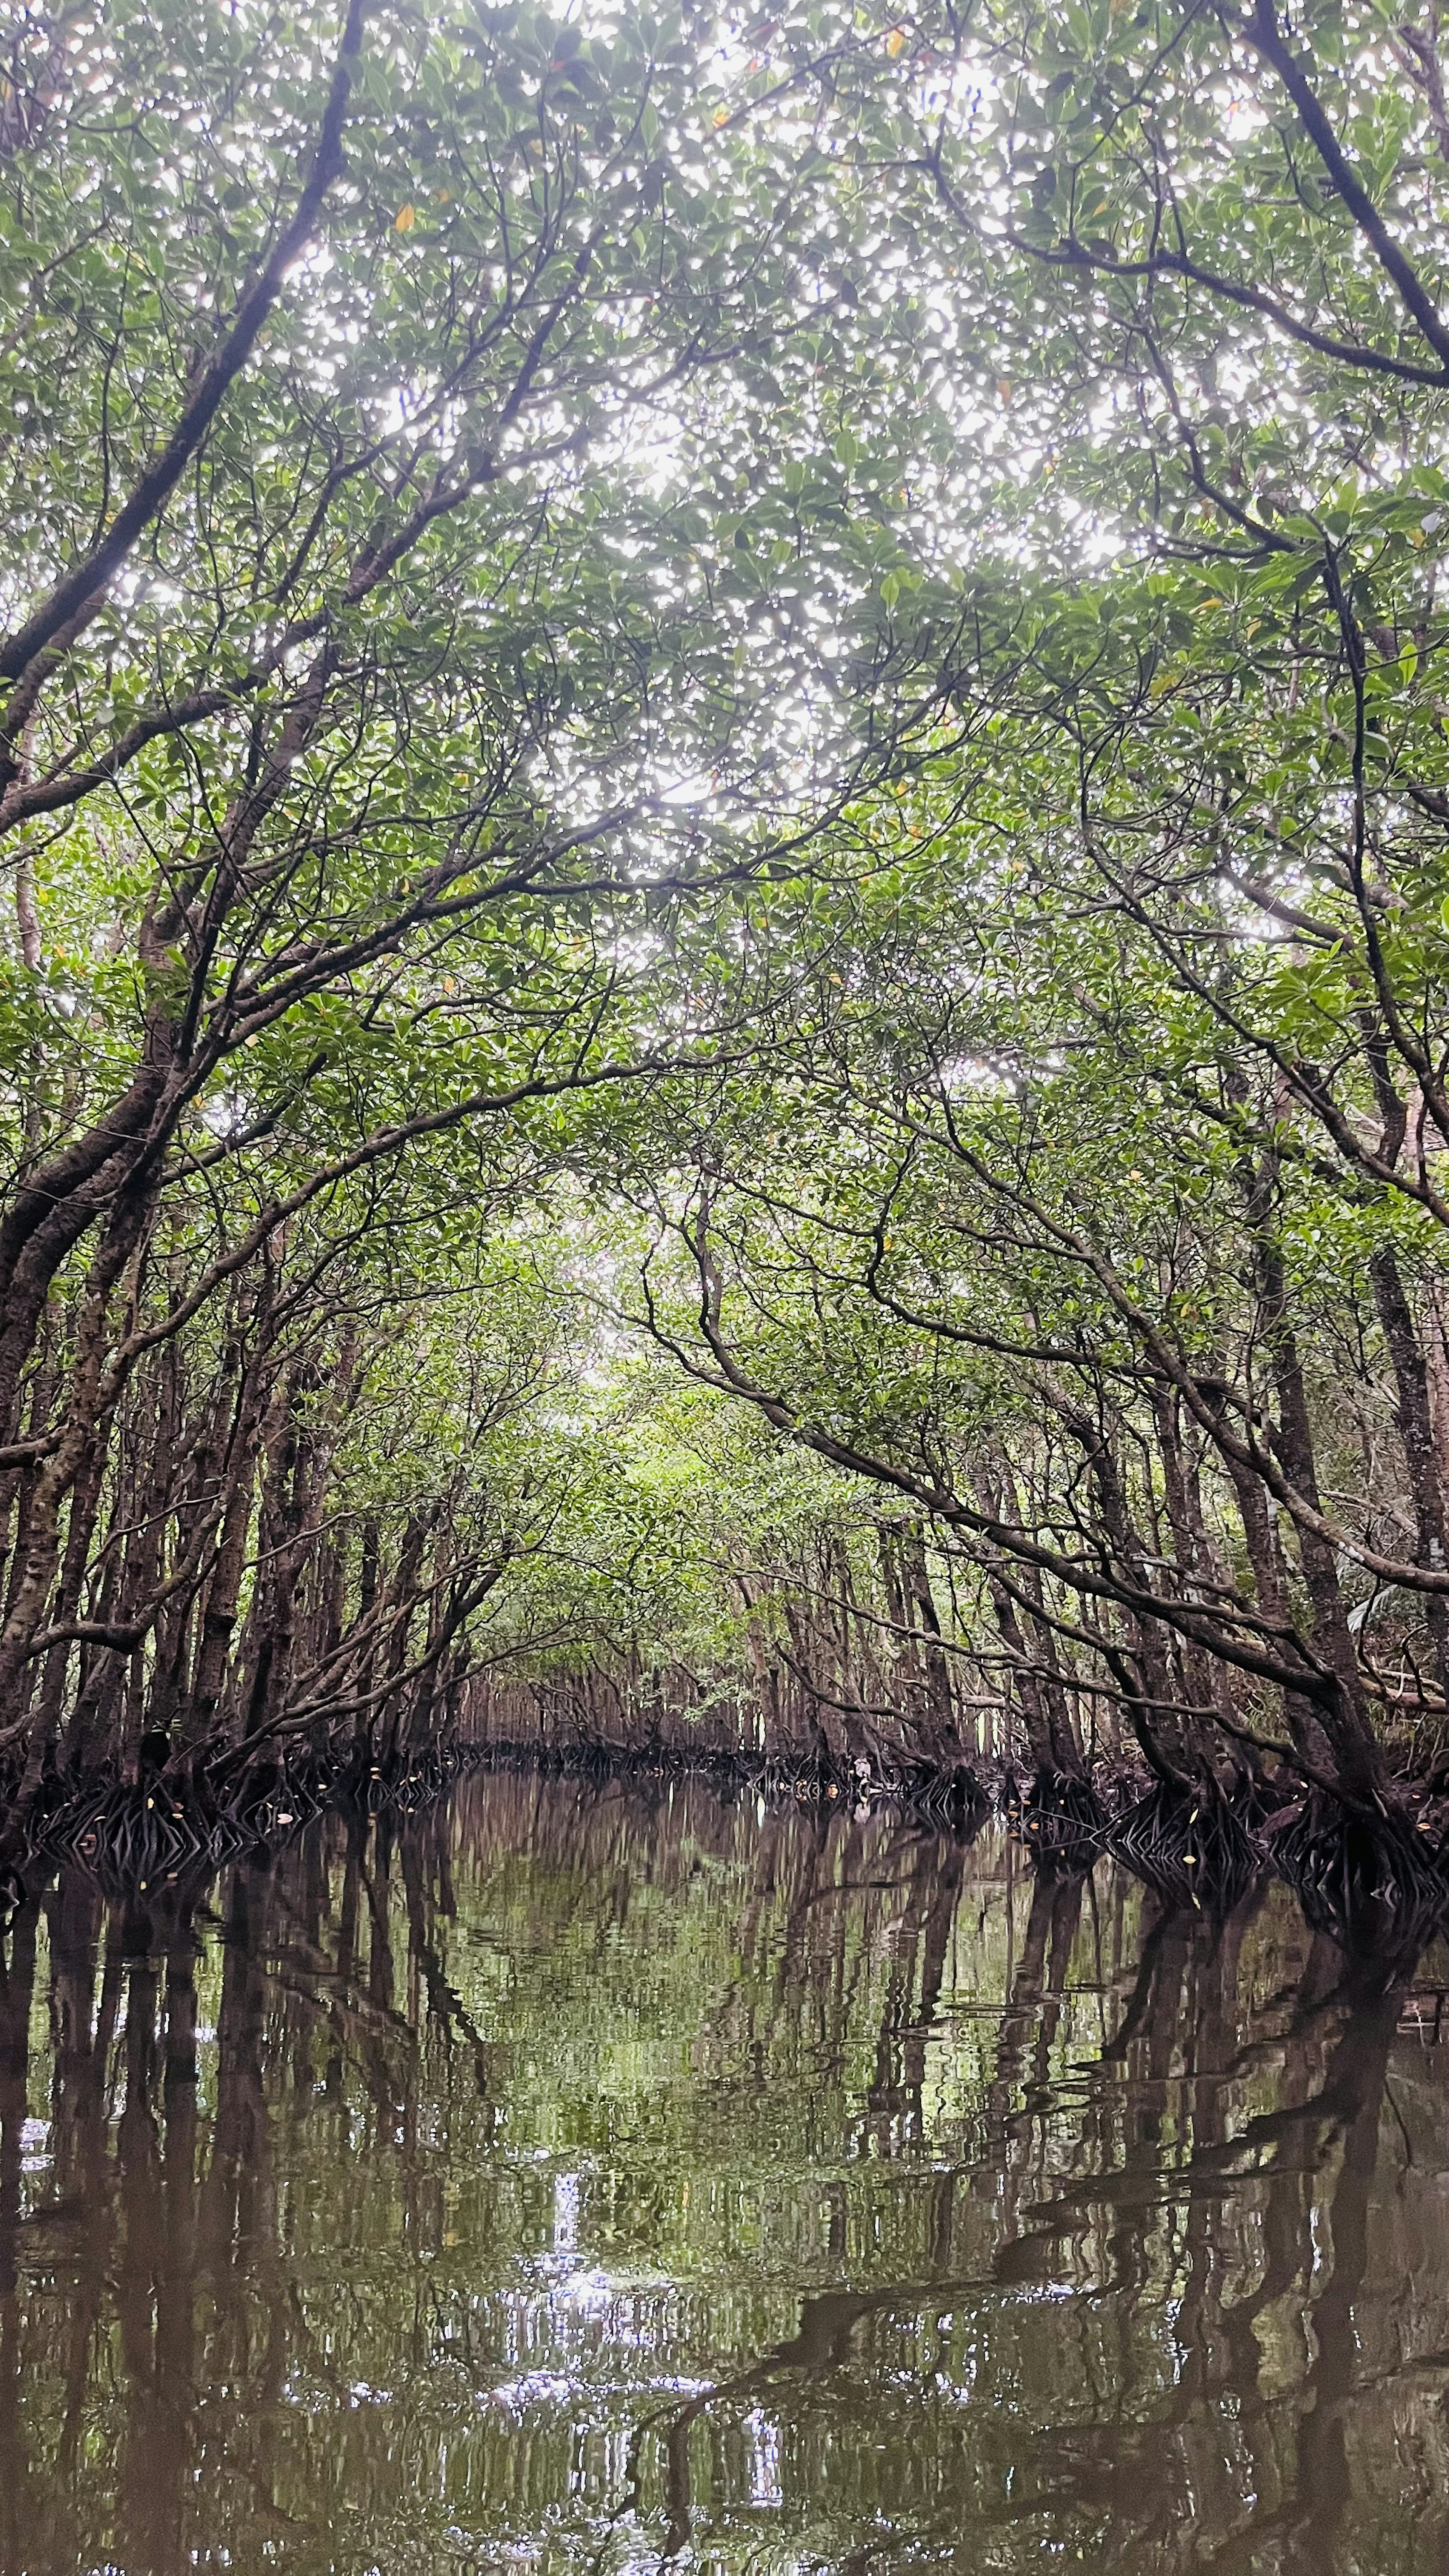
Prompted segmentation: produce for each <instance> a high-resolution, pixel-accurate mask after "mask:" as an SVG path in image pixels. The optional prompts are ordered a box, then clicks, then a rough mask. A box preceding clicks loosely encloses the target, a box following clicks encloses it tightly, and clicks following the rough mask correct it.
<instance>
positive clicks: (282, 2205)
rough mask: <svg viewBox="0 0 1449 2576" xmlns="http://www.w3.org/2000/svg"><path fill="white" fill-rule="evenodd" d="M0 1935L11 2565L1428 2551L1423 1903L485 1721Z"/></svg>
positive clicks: (71, 1873)
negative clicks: (693, 1766)
mask: <svg viewBox="0 0 1449 2576" xmlns="http://www.w3.org/2000/svg"><path fill="white" fill-rule="evenodd" d="M148 1896H149V1899H150V1901H149V1902H148V1900H147V1898H146V1897H143V1896H142V1895H141V1894H140V1893H139V1891H134V1890H133V1891H132V1892H131V1893H130V1894H129V1896H128V1897H127V1898H126V1899H125V1900H124V1901H117V1902H115V1903H108V1901H107V1900H106V1898H105V1896H104V1894H103V1892H102V1890H101V1888H100V1887H99V1885H98V1884H97V1881H96V1880H95V1878H94V1877H93V1876H92V1875H91V1874H89V1873H87V1872H86V1871H84V1870H83V1869H81V1868H79V1867H73V1868H70V1869H68V1870H66V1871H63V1872H62V1873H61V1874H60V1875H59V1876H58V1877H57V1878H56V1879H55V1880H54V1881H53V1883H52V1884H50V1885H49V1886H48V1887H47V1888H45V1889H44V1890H39V1889H36V1890H32V1891H31V1892H30V1893H29V1894H27V1895H26V1896H25V1897H24V1898H23V1900H22V1902H21V1904H20V1905H19V1907H18V1908H17V1909H16V1911H15V1913H14V1914H13V1916H12V1918H11V1921H10V1924H9V1929H8V1933H7V1937H6V1942H5V1948H4V1954H3V1965H4V1983H3V1989H0V2566H3V2567H4V2568H5V2569H6V2570H7V2571H9V2570H11V2569H14V2570H17V2571H21V2576H62V2571H64V2576H73V2571H77V2570H82V2569H84V2570H90V2569H100V2568H106V2569H110V2570H115V2571H118V2576H172V2571H173V2570H176V2571H179V2570H181V2569H183V2568H187V2569H190V2568H195V2567H198V2566H200V2567H212V2566H216V2567H220V2566H223V2565H229V2566H233V2567H235V2566H246V2567H261V2566H266V2567H276V2568H280V2569H282V2570H284V2571H287V2576H324V2571H325V2576H344V2571H345V2576H354V2571H355V2576H362V2571H364V2570H367V2569H378V2570H381V2571H383V2576H412V2572H413V2571H414V2570H416V2571H419V2576H421V2571H422V2570H424V2569H426V2570H428V2571H430V2576H433V2571H447V2570H453V2569H456V2570H457V2571H459V2576H462V2571H464V2570H483V2569H487V2570H489V2571H492V2570H499V2571H502V2570H503V2569H505V2568H507V2569H517V2568H527V2569H535V2570H538V2571H540V2576H563V2571H570V2576H571V2571H573V2570H575V2569H577V2570H580V2571H582V2570H584V2569H598V2570H600V2571H623V2570H630V2571H633V2570H643V2569H646V2568H647V2569H656V2568H661V2567H668V2566H678V2567H682V2568H695V2569H702V2570H709V2571H717V2572H718V2576H726V2571H728V2576H735V2571H739V2576H743V2571H745V2570H746V2569H749V2570H752V2571H781V2576H784V2571H789V2576H807V2571H810V2576H820V2572H821V2571H825V2570H830V2571H832V2576H834V2571H839V2576H846V2571H851V2576H854V2572H855V2571H861V2576H864V2571H867V2570H871V2571H874V2570H881V2571H893V2570H900V2571H906V2570H916V2569H925V2568H931V2569H959V2570H960V2571H962V2576H964V2571H966V2570H967V2569H970V2570H972V2571H980V2570H981V2569H990V2570H1003V2571H1011V2576H1015V2571H1016V2570H1018V2569H1026V2568H1028V2567H1032V2568H1035V2567H1037V2566H1039V2565H1040V2564H1041V2563H1042V2562H1043V2560H1044V2559H1050V2560H1054V2561H1056V2560H1065V2561H1066V2563H1068V2564H1072V2563H1086V2564H1092V2565H1095V2566H1102V2567H1110V2568H1112V2569H1114V2570H1121V2571H1126V2576H1132V2571H1144V2576H1145V2571H1153V2576H1157V2571H1162V2572H1163V2576H1169V2571H1170V2576H1177V2571H1179V2570H1183V2571H1185V2570H1187V2569H1188V2568H1193V2569H1198V2568H1201V2567H1203V2566H1211V2565H1223V2566H1231V2567H1232V2568H1233V2569H1234V2570H1248V2571H1254V2576H1256V2571H1265V2572H1266V2571H1274V2576H1277V2571H1280V2570H1281V2571H1284V2576H1287V2571H1289V2570H1297V2571H1309V2570H1311V2571H1313V2576H1339V2571H1342V2576H1348V2571H1349V2570H1351V2569H1358V2568H1372V2569H1373V2570H1375V2571H1376V2576H1378V2571H1382V2576H1399V2571H1403V2576H1419V2571H1421V2570H1422V2571H1425V2576H1427V2571H1428V2570H1430V2569H1431V2568H1432V2569H1436V2570H1437V2569H1438V2568H1439V2567H1441V2566H1442V2564H1443V2563H1444V2556H1445V2550H1446V2545H1449V2504H1446V2496H1449V2419H1446V2410H1445V2396H1446V2391H1449V2252H1446V2237H1445V2231H1444V2226H1443V2210H1444V2203H1445V2197H1446V2194H1449V2145H1446V2143H1445V2140H1446V2135H1449V2131H1446V2122H1445V2117H1444V2114H1445V2109H1446V2101H1449V2009H1446V2003H1449V1952H1446V1951H1445V1949H1444V1948H1443V1946H1442V1945H1441V1944H1439V1943H1435V1944H1433V1945H1431V1947H1430V1948H1429V1949H1428V1950H1427V1951H1426V1953H1425V1955H1424V1956H1423V1958H1422V1959H1421V1960H1419V1961H1417V1962H1415V1963H1413V1965H1412V1966H1411V1967H1408V1968H1405V1969H1404V1970H1403V1972H1402V1973H1401V1974H1400V1975H1399V1976H1397V1977H1396V1978H1395V1980H1393V1981H1392V1982H1389V1981H1386V1980H1385V1978H1384V1977H1383V1976H1378V1977H1375V1976H1374V1975H1373V1974H1372V1973H1370V1972H1369V1971H1368V1970H1367V1969H1366V1968H1365V1967H1364V1966H1363V1965H1350V1964H1349V1963H1346V1961H1345V1959H1344V1957H1343V1955H1342V1953H1341V1952H1339V1951H1338V1950H1337V1949H1336V1948H1335V1946H1334V1945H1333V1943H1332V1942H1331V1941H1329V1940H1328V1939H1327V1938H1326V1937H1325V1936H1324V1935H1323V1934H1322V1933H1314V1932H1313V1931H1312V1929H1311V1928H1310V1927H1309V1926H1308V1924H1307V1923H1306V1922H1305V1920H1304V1918H1303V1916H1302V1914H1301V1912H1300V1910H1299V1909H1298V1907H1297V1906H1296V1905H1295V1903H1294V1900H1293V1898H1292V1896H1291V1894H1290V1892H1289V1890H1288V1889H1287V1888H1286V1887H1284V1886H1282V1885H1281V1884H1276V1883H1272V1882H1269V1881H1264V1882H1260V1883H1259V1884H1258V1885H1256V1886H1255V1887H1254V1889H1253V1890H1252V1891H1251V1892H1250V1894H1249V1895H1248V1897H1247V1898H1246V1899H1245V1901H1244V1903H1243V1905H1242V1906H1241V1907H1240V1908H1239V1909H1238V1910H1237V1911H1236V1912H1235V1913H1234V1914H1232V1915H1231V1916H1230V1917H1229V1918H1228V1919H1227V1920H1226V1921H1218V1922H1214V1921H1213V1920H1211V1919H1210V1918H1209V1917H1208V1915H1207V1914H1205V1913H1204V1914H1202V1915H1195V1914H1194V1913H1193V1912H1192V1911H1191V1910H1190V1909H1189V1910H1183V1909H1181V1908H1168V1907H1167V1906H1165V1905H1164V1903H1163V1902H1162V1900H1161V1898H1160V1897H1158V1896H1156V1895H1154V1893H1153V1892H1152V1891H1151V1890H1150V1889H1149V1888H1148V1887H1147V1886H1145V1885H1144V1884H1143V1883H1142V1882H1141V1881H1140V1880H1138V1879H1135V1878H1134V1877H1133V1876H1132V1875H1131V1874H1130V1873H1129V1872H1128V1871H1127V1870H1125V1869H1124V1868H1122V1867H1120V1866H1119V1865H1117V1864H1116V1863H1114V1862H1113V1861H1112V1860H1111V1859H1110V1858H1109V1857H1104V1858H1103V1859H1102V1860H1100V1861H1099V1862H1098V1863H1097V1865H1096V1867H1095V1868H1094V1869H1093V1870H1092V1871H1091V1872H1089V1873H1086V1874H1080V1873H1073V1874H1062V1875H1059V1876H1056V1877H1052V1876H1050V1875H1046V1874H1041V1873H1036V1872H1033V1871H1032V1869H1031V1868H1030V1866H1029V1865H1028V1863H1027V1861H1026V1858H1025V1856H1024V1855H1023V1853H1022V1851H1021V1850H1020V1848H1019V1847H1018V1846H1017V1845H1015V1844H1014V1843H1013V1842H1012V1840H1011V1839H1010V1838H1009V1837H1008V1836H1007V1835H1006V1834H1005V1833H1004V1832H1003V1831H1002V1830H1001V1829H1000V1828H999V1826H998V1825H996V1824H995V1823H994V1822H993V1823H990V1824H988V1825H986V1826H985V1827H984V1828H983V1829H982V1830H981V1831H980V1832H979V1833H978V1834H977V1835H976V1836H975V1837H974V1838H973V1839H970V1840H968V1839H967V1838H966V1837H964V1836H962V1835H960V1834H950V1833H944V1832H939V1833H938V1832H935V1831H933V1830H931V1829H930V1828H929V1826H927V1825H923V1824H922V1823H921V1822H920V1821H919V1820H915V1821H913V1820H911V1819H909V1818H907V1817H903V1816H901V1815H900V1814H892V1813H891V1812H890V1811H889V1810H887V1809H876V1810H872V1811H869V1812H867V1813H866V1814H864V1815H856V1814H853V1813H841V1814H833V1815H830V1816H820V1815H818V1814H816V1813H813V1812H812V1813H795V1812H788V1811H787V1812H779V1811H774V1810H770V1809H768V1808H766V1810H765V1811H764V1812H763V1813H762V1812H761V1810H760V1806H759V1804H758V1803H757V1802H756V1801H755V1800H753V1799H750V1800H739V1799H736V1800H733V1801H731V1800H727V1799H724V1798H722V1797H721V1796H720V1795H719V1794H718V1793H717V1791H716V1790H715V1789H713V1788H711V1787H710V1785H709V1784H708V1783H707V1782H705V1781H703V1780H700V1779H697V1778H696V1779H685V1780H683V1781H680V1782H677V1783H673V1784H669V1785H667V1786H665V1787H663V1788H661V1789H660V1790H659V1791H658V1793H657V1794H655V1795H654V1796H652V1797H651V1796H649V1795H647V1794H645V1793H644V1792H643V1789H642V1787H641V1785H640V1784H637V1783H636V1784H632V1785H631V1784H629V1783H626V1782H623V1781H621V1780H615V1781H613V1782H612V1783H609V1782H605V1783H603V1784H599V1783H594V1784H590V1785H589V1786H588V1787H587V1788H584V1787H582V1786H581V1784H579V1783H578V1782H575V1781H570V1780H569V1779H567V1778H559V1777H554V1778H548V1777H545V1776H542V1775H540V1774H537V1773H533V1774H526V1773H523V1772H496V1773H493V1774H479V1775H475V1776H472V1777H469V1778H465V1779H464V1780H462V1781H460V1782H459V1783H458V1784H457V1786H456V1787H455V1788H454V1789H453V1791H452V1792H451V1794H450V1795H448V1796H447V1797H445V1798H443V1799H441V1800H439V1801H437V1802H435V1803H434V1804H432V1805H431V1806H429V1807H427V1808H425V1809H424V1810H422V1811H421V1812H419V1813H416V1814H414V1815H411V1816H406V1815H404V1816H399V1815H398V1814H396V1813H394V1812H388V1811H385V1812H383V1813H381V1814H379V1815H377V1816H373V1817H369V1816H368V1815H366V1814H365V1813H362V1812H354V1813H352V1814H351V1815H341V1814H334V1815H327V1816H323V1817H321V1818H319V1819H318V1820H317V1821H316V1822H314V1823H313V1824H311V1825H310V1826H309V1827H308V1828H307V1830H306V1831H305V1833H303V1834H301V1835H300V1836H298V1837H295V1838H294V1839H293V1840H292V1841H291V1842H290V1843H289V1844H288V1845H287V1846H286V1847H285V1848H284V1849H282V1850H281V1851H280V1852H278V1853H276V1854H274V1855H271V1856H267V1855H265V1854H260V1853H254V1854H253V1855H251V1856H250V1857H249V1858H245V1859H242V1860H238V1861H236V1862H234V1863H233V1864H231V1865H230V1866H228V1867H226V1868H224V1869H222V1870H221V1871H219V1872H218V1873H216V1874H215V1876H214V1877H213V1878H212V1879H211V1880H210V1881H209V1882H207V1883H206V1884H205V1885H204V1886H203V1887H202V1888H201V1889H200V1890H189V1889H188V1890H185V1891H182V1892H181V1893H180V1894H179V1895H178V1893H177V1892H176V1891H172V1892H170V1893H169V1894H168V1893H167V1892H166V1891H164V1890H163V1891H160V1892H159V1893H158V1892H157V1891H148Z"/></svg>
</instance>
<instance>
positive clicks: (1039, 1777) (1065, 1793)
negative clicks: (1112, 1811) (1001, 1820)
mask: <svg viewBox="0 0 1449 2576" xmlns="http://www.w3.org/2000/svg"><path fill="white" fill-rule="evenodd" d="M1001 1812H1002V1815H1003V1816H1004V1817H1005V1819H1006V1823H1007V1828H1008V1830H1009V1831H1010V1832H1011V1833H1012V1834H1014V1835H1015V1836H1016V1838H1017V1840H1018V1841H1019V1842H1022V1843H1025V1845H1026V1846H1027V1849H1028V1850H1029V1851H1031V1852H1033V1853H1034V1854H1035V1855H1036V1857H1037V1859H1038V1861H1039V1862H1040V1863H1041V1864H1042V1866H1043V1867H1054V1868H1059V1869H1090V1868H1091V1865H1092V1863H1093V1861H1094V1860H1095V1859H1096V1857H1097V1854H1098V1852H1099V1851H1100V1850H1101V1848H1102V1843H1103V1838H1104V1835H1105V1832H1106V1826H1107V1816H1106V1810H1105V1808H1104V1807H1103V1805H1102V1801H1101V1799H1100V1798H1099V1797H1098V1795H1097V1792H1096V1790H1095V1789H1094V1788H1093V1786H1092V1784H1091V1781H1090V1780H1085V1779H1082V1778H1080V1777H1074V1776H1073V1775H1072V1774H1071V1773H1070V1772H1066V1771H1038V1772H1037V1773H1036V1774H1035V1776H1034V1777H1033V1778H1032V1780H1031V1781H1029V1783H1028V1785H1027V1787H1026V1789H1025V1791H1024V1792H1023V1791H1022V1790H1021V1789H1020V1788H1019V1787H1018V1786H1017V1782H1016V1778H1015V1775H1014V1774H1013V1773H1011V1772H1008V1773H1007V1776H1006V1780H1005V1782H1004V1784H1003V1787H1002V1793H1001Z"/></svg>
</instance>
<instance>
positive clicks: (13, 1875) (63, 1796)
mask: <svg viewBox="0 0 1449 2576" xmlns="http://www.w3.org/2000/svg"><path fill="white" fill-rule="evenodd" d="M460 1767H461V1766H460V1762H459V1759H458V1758H457V1756H456V1755H455V1756H451V1757H449V1756H444V1755H442V1754H438V1753H430V1754H428V1755H426V1756H425V1757H423V1758H422V1759H421V1760H419V1761H415V1762H406V1763H403V1762H394V1763H391V1764H387V1765H372V1764H369V1765H365V1766H362V1767H359V1766H358V1765H356V1764H350V1765H348V1766H347V1767H345V1768H341V1767H338V1766H335V1765H332V1766H329V1765H325V1764H319V1763H315V1762H304V1761H302V1760H296V1761H293V1762H291V1763H288V1764H286V1765H278V1764H277V1763H275V1762H264V1763H260V1764H256V1765H252V1766H249V1767H248V1768H247V1769H246V1770H244V1771H243V1772H241V1773H239V1774H238V1773H235V1772H234V1773H233V1774H232V1776H231V1778H230V1779H229V1780H228V1779H227V1777H226V1776H225V1773H224V1771H222V1770H221V1768H220V1766H217V1767H216V1768H215V1769H213V1770H211V1771H207V1770H205V1769H202V1770H199V1771H198V1772H197V1773H196V1774H195V1775H194V1776H193V1778H192V1779H190V1780H189V1781H188V1782H186V1783H185V1784H184V1785H182V1784H173V1783H172V1782H171V1781H169V1780H168V1779H167V1778H166V1777H165V1775H164V1774H163V1773H161V1772H160V1771H153V1772H152V1773H151V1775H150V1776H149V1777H143V1778H142V1779H141V1780H139V1781H138V1782H136V1783H135V1784H134V1785H130V1786H124V1787H123V1786H119V1785H117V1784H115V1783H110V1782H107V1781H104V1780H100V1781H90V1782H87V1783H85V1784H83V1785H82V1786H80V1787H79V1788H76V1789H73V1790H69V1791H68V1790H66V1789H65V1788H64V1786H63V1785H62V1784H61V1783H60V1782H58V1781H52V1782H51V1783H49V1784H48V1789H47V1791H46V1792H45V1793H43V1795H42V1796H41V1798H40V1799H38V1800H37V1801H36V1803H35V1804H34V1805H33V1806H31V1807H30V1808H29V1809H28V1810H27V1812H26V1814H25V1815H24V1816H23V1817H22V1816H18V1815H14V1814H12V1815H11V1817H10V1818H9V1820H8V1822H7V1829H6V1830H7V1845H8V1848H7V1851H6V1855H5V1862H4V1866H3V1870H0V1913H8V1912H9V1910H10V1908H11V1906H12V1905H13V1904H14V1903H15V1901H16V1898H17V1897H18V1895H19V1893H20V1891H21V1888H22V1885H23V1883H24V1879H25V1876H26V1874H27V1872H29V1871H31V1870H33V1869H34V1868H35V1867H36V1866H40V1867H42V1868H55V1867H56V1866H58V1865H59V1864H62V1863H66V1862H75V1863H78V1864H79V1865H80V1867H81V1868H82V1869H85V1870H87V1871H89V1873H90V1874H91V1876H92V1877H94V1878H95V1879H97V1880H98V1881H99V1883H100V1885H101V1886H102V1888H103V1889H104V1890H105V1892H106V1894H107V1895H108V1896H110V1897H113V1898H118V1899H126V1898H130V1897H132V1896H134V1895H136V1894H145V1895H149V1896H153V1897H154V1896H156V1895H158V1894H159V1893H160V1892H161V1891H165V1890H171V1891H176V1890H178V1889H179V1888H181V1887H184V1885H185V1884H186V1882H187V1881H188V1880H190V1879H196V1880H197V1881H198V1882H204V1881H205V1880H206V1879H208V1878H209V1877H210V1876H211V1875H212V1873H213V1872H214V1871H215V1870H216V1869H217V1868H218V1867H219V1866H220V1865H221V1864H222V1863H224V1862H226V1861H231V1860H237V1859H240V1858H242V1857H244V1856H245V1855H246V1854H247V1853H249V1852H253V1853H254V1852H260V1851H263V1850H267V1849H269V1848H271V1847H273V1846H274V1845H276V1844H277V1843H279V1842H284V1841H286V1840H287V1839H288V1838H289V1837H290V1836H291V1835H292V1834H294V1833H298V1832H300V1831H301V1829H302V1827H303V1826H304V1825H306V1824H310V1822H311V1821H312V1818H313V1817H314V1816H317V1815H320V1814H321V1813H322V1811H323V1809H324V1808H328V1807H336V1806H345V1805H349V1804H351V1805H355V1806H361V1807H365V1808H368V1809H370V1810H372V1811H373V1812H377V1811H379V1810H381V1809H383V1808H392V1809H395V1810H398V1811H401V1812H411V1811H412V1810H413V1809H414V1808H416V1807H420V1806H423V1805H425V1804H426V1803H427V1801H428V1800H429V1799H431V1798H434V1797H436V1796H437V1795H438V1794H439V1792H440V1791H441V1790H443V1789H444V1788H446V1787H447V1786H448V1784H449V1782H450V1781H452V1780H453V1779H454V1778H455V1777H456V1776H457V1773H458V1770H459V1768H460Z"/></svg>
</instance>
